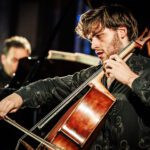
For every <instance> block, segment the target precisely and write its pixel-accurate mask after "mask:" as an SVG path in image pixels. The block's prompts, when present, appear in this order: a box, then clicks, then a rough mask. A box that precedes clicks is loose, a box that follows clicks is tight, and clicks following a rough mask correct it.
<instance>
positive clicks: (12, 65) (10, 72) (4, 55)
mask: <svg viewBox="0 0 150 150" xmlns="http://www.w3.org/2000/svg"><path fill="white" fill-rule="evenodd" d="M30 54H31V45H30V43H29V41H28V40H27V39H26V38H25V37H22V36H13V37H10V38H8V39H6V40H5V41H4V45H3V49H2V52H1V56H0V59H1V65H0V88H3V87H4V86H5V85H7V84H8V83H9V82H10V81H11V79H12V77H13V76H14V74H15V72H16V70H17V67H18V63H19V60H20V59H21V58H24V57H28V56H29V55H30Z"/></svg>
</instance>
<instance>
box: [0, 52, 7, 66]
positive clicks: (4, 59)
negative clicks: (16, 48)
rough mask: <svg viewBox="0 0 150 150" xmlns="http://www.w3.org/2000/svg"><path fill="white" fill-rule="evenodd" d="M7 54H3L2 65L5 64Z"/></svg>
mask: <svg viewBox="0 0 150 150" xmlns="http://www.w3.org/2000/svg"><path fill="white" fill-rule="evenodd" d="M5 61H6V56H5V55H4V54H1V63H2V65H3V64H5Z"/></svg>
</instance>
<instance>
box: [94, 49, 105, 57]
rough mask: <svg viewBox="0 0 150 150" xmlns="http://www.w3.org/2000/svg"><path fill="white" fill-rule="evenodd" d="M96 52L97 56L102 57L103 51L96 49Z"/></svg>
mask: <svg viewBox="0 0 150 150" xmlns="http://www.w3.org/2000/svg"><path fill="white" fill-rule="evenodd" d="M96 54H97V55H98V57H99V58H103V55H104V51H97V52H96Z"/></svg>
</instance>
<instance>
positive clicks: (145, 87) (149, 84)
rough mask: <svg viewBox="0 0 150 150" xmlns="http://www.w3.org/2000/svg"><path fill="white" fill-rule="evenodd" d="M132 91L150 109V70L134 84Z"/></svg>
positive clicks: (144, 72)
mask: <svg viewBox="0 0 150 150" xmlns="http://www.w3.org/2000/svg"><path fill="white" fill-rule="evenodd" d="M132 90H133V91H134V92H135V93H136V95H138V97H140V100H141V102H142V103H144V105H145V106H148V107H150V69H147V70H145V71H143V73H142V74H141V75H140V76H139V77H138V78H136V79H135V80H134V82H133V83H132Z"/></svg>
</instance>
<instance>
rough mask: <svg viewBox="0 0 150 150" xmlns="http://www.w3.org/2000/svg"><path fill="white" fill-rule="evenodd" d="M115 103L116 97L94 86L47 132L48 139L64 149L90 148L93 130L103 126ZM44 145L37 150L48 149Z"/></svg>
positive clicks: (93, 135)
mask: <svg viewBox="0 0 150 150" xmlns="http://www.w3.org/2000/svg"><path fill="white" fill-rule="evenodd" d="M101 89H103V88H101ZM114 103H115V98H114V97H113V96H112V95H111V94H110V93H109V92H108V91H107V93H104V91H100V90H99V89H98V88H96V87H95V86H92V87H91V88H90V89H89V91H88V93H86V94H85V95H84V96H83V97H82V98H81V99H79V100H78V101H77V102H76V103H75V104H74V105H73V106H72V107H71V108H70V109H69V110H68V111H67V112H66V113H65V114H64V115H63V117H62V118H61V119H60V120H59V122H58V123H57V124H56V125H55V126H54V128H53V129H52V130H51V131H50V132H49V133H48V134H47V136H46V141H49V142H50V143H53V144H54V145H56V146H58V147H59V148H61V149H64V150H81V149H88V146H89V145H90V143H91V142H92V139H93V138H94V137H95V136H96V134H93V132H95V131H97V130H98V129H99V128H100V127H101V126H102V124H103V120H104V119H105V116H106V114H107V113H108V111H109V109H110V108H111V107H112V105H113V104H114ZM95 133H97V132H95ZM44 147H45V146H44V145H39V146H38V148H37V150H44V149H47V148H46V147H45V148H44ZM49 150H51V149H49Z"/></svg>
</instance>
